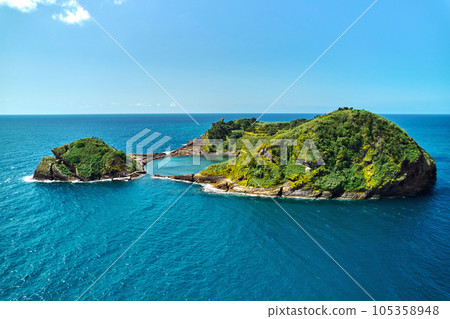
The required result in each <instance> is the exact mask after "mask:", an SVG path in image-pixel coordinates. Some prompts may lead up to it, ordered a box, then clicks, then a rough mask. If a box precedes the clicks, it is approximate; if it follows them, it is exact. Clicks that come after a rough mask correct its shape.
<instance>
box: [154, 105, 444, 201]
mask: <svg viewBox="0 0 450 319" xmlns="http://www.w3.org/2000/svg"><path fill="white" fill-rule="evenodd" d="M255 120H256V119H240V120H234V121H229V122H225V121H223V120H220V121H219V122H216V123H214V124H212V127H211V128H210V129H209V130H208V131H206V133H205V134H204V135H203V136H202V138H201V140H202V142H203V144H204V146H203V148H202V149H201V150H200V153H201V154H202V155H207V154H211V153H213V152H214V151H217V149H216V145H214V144H213V143H210V144H209V143H208V141H211V140H213V139H222V140H224V141H225V143H224V145H223V154H225V155H230V154H232V155H234V156H233V158H232V159H230V160H228V161H225V162H223V163H220V164H214V165H211V166H209V167H208V168H207V169H205V170H203V171H201V172H200V173H198V174H189V175H177V176H159V175H157V177H161V178H170V179H173V180H180V181H184V182H196V183H200V184H203V185H205V186H207V189H210V190H213V191H216V192H224V193H234V194H244V195H258V196H273V197H288V198H324V199H330V198H340V199H370V198H372V199H374V198H383V197H400V196H411V195H416V194H418V193H420V192H423V191H425V190H427V189H428V188H429V187H430V186H432V185H433V183H434V182H435V180H436V165H435V162H434V160H433V158H432V157H431V156H430V155H429V154H428V153H427V152H426V151H425V150H424V149H423V148H421V147H420V146H419V145H418V144H417V143H416V142H415V141H414V140H413V139H412V138H411V137H410V136H408V135H407V133H406V132H405V131H404V130H403V129H401V128H400V127H399V126H398V125H397V124H395V123H393V122H391V121H389V120H387V119H385V118H384V117H382V116H379V115H377V114H374V113H371V112H368V111H365V110H356V109H352V108H340V109H339V110H336V111H334V112H331V113H328V114H325V115H321V116H316V117H315V118H314V119H311V120H306V119H298V120H294V121H291V122H288V123H287V122H286V123H285V122H278V123H269V122H259V121H258V122H255ZM282 139H285V140H287V139H288V140H291V141H293V140H295V142H296V143H295V145H292V144H293V143H291V144H290V145H288V146H287V147H286V148H285V149H284V150H285V154H284V156H285V160H284V162H283V160H282V159H283V157H282V156H283V154H282V153H283V152H282V151H281V147H280V145H279V144H278V143H273V142H274V141H275V142H276V140H282ZM261 140H262V141H263V142H260V141H261ZM231 141H234V143H231ZM311 141H313V142H314V145H312V144H311ZM249 142H250V144H249ZM192 144H193V143H192V141H191V142H190V143H188V144H187V145H186V146H184V147H183V148H180V149H178V150H177V151H174V153H175V154H176V153H177V152H178V154H180V153H181V154H184V155H186V154H191V155H192V154H195V153H196V151H195V150H193V149H192ZM249 145H251V146H253V149H251V150H249V148H248V146H249ZM305 145H307V146H308V147H306V150H305V148H304V146H305ZM314 151H315V152H314ZM197 153H198V152H197ZM250 153H252V154H250ZM160 155H161V154H160ZM249 155H252V156H249ZM255 155H256V156H255ZM318 155H319V156H318ZM169 156H170V155H169ZM319 157H320V158H319Z"/></svg>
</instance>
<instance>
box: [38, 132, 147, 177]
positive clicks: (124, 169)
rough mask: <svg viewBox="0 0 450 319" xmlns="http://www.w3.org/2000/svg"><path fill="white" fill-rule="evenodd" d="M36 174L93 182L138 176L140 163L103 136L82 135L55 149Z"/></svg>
mask: <svg viewBox="0 0 450 319" xmlns="http://www.w3.org/2000/svg"><path fill="white" fill-rule="evenodd" d="M52 153H53V155H54V157H53V156H46V157H44V158H43V159H42V160H41V162H40V163H39V165H38V167H37V168H36V171H35V173H34V178H35V179H38V180H61V181H73V180H81V181H93V180H101V179H113V178H126V177H130V178H131V177H137V176H138V175H139V174H141V173H142V172H143V171H142V169H141V167H140V166H139V164H138V163H137V162H136V161H135V160H133V159H131V158H129V157H127V155H126V154H125V153H124V152H122V151H119V150H117V149H115V148H113V147H111V146H109V145H108V144H106V143H105V142H104V141H102V140H101V139H98V138H95V137H92V138H83V139H79V140H76V141H74V142H72V143H70V144H65V145H62V146H59V147H55V148H54V149H52Z"/></svg>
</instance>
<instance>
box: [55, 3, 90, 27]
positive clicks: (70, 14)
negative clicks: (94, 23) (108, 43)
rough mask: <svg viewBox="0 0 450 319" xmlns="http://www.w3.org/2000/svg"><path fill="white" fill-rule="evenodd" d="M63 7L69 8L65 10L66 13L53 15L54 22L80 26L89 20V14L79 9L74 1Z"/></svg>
mask: <svg viewBox="0 0 450 319" xmlns="http://www.w3.org/2000/svg"><path fill="white" fill-rule="evenodd" d="M63 7H67V8H68V9H65V10H64V13H58V14H54V15H52V18H53V19H54V20H59V21H62V22H64V23H67V24H75V23H79V24H80V23H81V22H83V21H84V20H87V19H89V12H87V11H86V10H85V9H84V8H82V7H79V6H78V5H77V4H76V3H75V2H74V1H69V2H65V3H64V4H63Z"/></svg>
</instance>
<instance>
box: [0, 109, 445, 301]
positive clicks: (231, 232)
mask: <svg viewBox="0 0 450 319" xmlns="http://www.w3.org/2000/svg"><path fill="white" fill-rule="evenodd" d="M243 116H245V115H242V114H226V115H220V114H197V115H195V118H196V119H197V121H198V122H199V123H200V125H199V126H198V125H196V124H195V123H194V122H193V121H192V120H191V119H190V118H189V117H187V116H186V115H72V116H0V149H1V156H0V300H76V299H78V298H79V297H80V296H81V295H82V294H83V293H84V292H85V294H84V295H82V297H81V298H80V300H369V297H368V295H367V294H366V293H365V292H363V291H362V290H361V289H360V288H359V287H358V286H357V285H356V284H355V282H353V281H352V280H351V279H350V278H349V277H348V276H347V275H346V274H345V273H344V272H343V271H342V270H341V269H340V268H339V267H338V266H337V265H336V264H335V263H334V262H333V261H332V260H331V259H330V258H329V257H328V256H327V255H326V254H325V253H324V252H323V251H322V250H321V249H320V248H319V247H318V246H317V245H316V244H315V243H314V242H313V241H312V240H311V238H309V237H308V236H307V235H306V234H305V233H304V232H303V231H302V230H301V229H300V228H299V227H298V226H297V225H296V224H295V223H294V222H293V221H292V220H291V219H290V218H289V217H288V216H287V215H286V213H284V212H283V211H282V210H281V209H280V208H279V207H278V206H277V205H276V204H275V203H274V202H273V201H272V200H271V199H269V198H256V197H242V196H235V195H221V194H213V193H208V192H204V191H203V190H202V188H201V187H200V186H198V185H194V186H192V187H190V186H191V185H190V184H186V183H179V182H174V181H170V180H161V179H155V178H151V176H150V175H151V174H148V175H146V176H145V177H143V178H141V179H139V180H135V181H131V182H97V183H37V182H32V181H30V175H32V174H33V172H34V169H35V168H36V166H37V165H38V163H39V161H40V159H41V158H42V157H43V156H45V155H51V152H50V150H51V148H53V147H55V146H59V145H62V144H65V143H68V142H71V141H73V140H75V139H78V138H83V137H92V136H95V137H100V138H102V139H103V140H105V141H106V142H107V143H108V144H110V145H112V146H114V147H116V148H119V149H122V150H125V149H126V141H127V140H128V139H130V138H131V137H133V136H134V135H135V134H137V133H139V132H140V131H142V130H143V129H146V128H147V129H149V130H151V131H152V132H151V133H154V132H159V133H160V134H161V135H160V137H159V138H162V137H164V136H167V137H170V138H171V139H170V140H169V141H168V142H167V143H165V144H164V145H163V146H161V147H160V149H158V150H159V151H165V150H167V147H171V148H172V149H175V148H177V147H179V146H181V145H183V143H186V141H188V140H190V139H192V138H195V137H198V136H200V135H201V134H202V133H203V132H204V131H205V130H206V129H208V128H209V127H210V125H211V123H212V122H215V121H217V120H219V119H220V118H221V117H224V118H225V120H230V119H236V118H241V117H243ZM247 116H252V115H251V114H250V115H247ZM299 117H307V118H310V117H312V115H311V114H304V115H301V114H269V115H265V116H264V117H263V118H262V120H266V121H277V120H291V119H295V118H299ZM386 117H387V118H388V119H390V120H392V121H394V122H396V123H397V124H399V125H400V126H401V127H402V128H404V129H405V130H406V131H407V132H408V134H409V135H410V136H412V137H413V138H414V139H415V140H416V141H417V142H418V143H419V144H420V145H421V146H422V147H423V148H425V150H427V151H428V152H429V153H430V154H431V155H432V156H433V157H434V159H435V160H436V163H437V168H438V179H437V183H436V185H435V187H434V188H433V189H432V190H431V191H430V192H428V193H427V194H424V195H421V196H417V197H412V198H399V199H385V200H371V201H340V200H287V199H282V200H279V202H280V204H281V205H282V206H283V208H284V209H285V210H286V211H287V212H289V213H290V214H291V215H292V216H293V217H294V218H295V219H296V220H297V221H298V222H299V223H300V224H301V225H302V227H304V229H305V230H307V231H308V232H309V234H310V235H311V236H312V237H314V238H315V239H316V240H317V242H318V243H320V244H321V245H322V246H323V247H324V248H325V249H326V250H327V251H328V252H329V253H330V254H331V255H332V256H333V257H334V258H335V260H336V261H337V262H338V263H339V264H340V265H341V266H342V267H343V268H345V269H346V270H347V271H348V273H350V274H351V275H352V276H353V277H354V278H355V280H357V281H358V282H359V284H360V285H361V286H362V287H364V289H365V290H366V291H367V292H368V293H370V294H371V295H372V296H373V297H374V298H375V299H376V300H449V299H450V143H449V141H450V116H448V115H387V116H386ZM151 133H149V134H151ZM134 146H135V147H138V146H137V144H136V143H134ZM209 163H210V162H208V161H203V162H202V163H201V166H193V163H192V159H190V158H176V159H172V160H171V161H169V162H168V163H166V165H164V166H163V167H159V168H158V166H161V165H158V163H155V164H154V165H153V166H154V167H149V168H148V170H149V171H150V172H151V171H152V170H153V171H154V172H156V171H158V172H160V173H161V174H169V173H173V174H176V173H194V172H197V171H199V170H201V169H202V167H206V166H207V165H208V164H209ZM159 164H161V163H159ZM184 192H185V193H184ZM183 193H184V195H183V196H181V197H180V195H182V194H183ZM177 198H178V201H176V203H175V204H173V203H174V201H175V200H176V199H177ZM172 204H173V206H171V205H172ZM166 211H167V212H166ZM164 212H166V213H165V214H164V215H163V216H162V217H161V218H160V219H159V220H158V221H157V222H156V223H155V224H154V226H153V227H151V228H150V229H149V231H148V232H146V233H145V234H144V235H143V236H142V237H141V238H140V240H139V241H137V242H136V243H135V244H134V245H133V246H132V247H131V248H130V249H129V250H128V251H127V252H126V253H125V254H124V255H123V257H122V258H121V259H119V260H118V261H117V262H116V263H115V264H114V265H113V266H112V267H111V268H110V269H109V271H107V272H106V273H105V274H104V275H103V276H102V277H101V278H100V279H98V278H99V276H100V275H101V274H102V273H104V272H105V270H106V269H108V267H109V266H110V265H111V264H112V263H113V262H114V261H116V260H117V258H118V257H119V256H120V255H121V254H122V253H123V252H124V251H125V250H126V249H127V248H128V247H129V246H130V245H131V244H132V243H133V242H134V241H135V240H136V239H137V238H138V237H139V236H140V235H141V234H142V233H143V232H144V231H145V230H146V229H147V228H148V227H149V226H150V225H151V224H152V223H153V222H154V221H155V220H156V219H157V218H158V217H159V216H160V215H161V214H163V213H164ZM97 279H98V281H96V280H97ZM94 282H95V284H94V285H92V287H91V288H90V289H89V290H87V289H88V288H89V287H90V286H91V284H92V283H94ZM86 290H87V291H86Z"/></svg>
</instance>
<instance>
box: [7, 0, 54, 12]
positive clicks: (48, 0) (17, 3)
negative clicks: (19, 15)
mask: <svg viewBox="0 0 450 319" xmlns="http://www.w3.org/2000/svg"><path fill="white" fill-rule="evenodd" d="M55 2H56V0H0V6H8V7H10V8H14V9H18V10H20V11H22V12H30V11H33V10H35V9H36V7H37V6H38V4H55Z"/></svg>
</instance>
